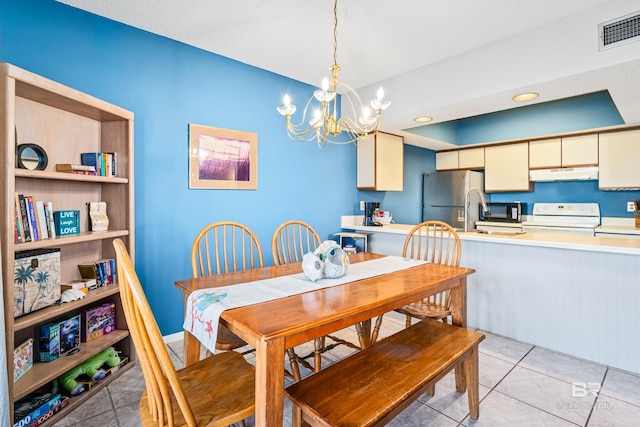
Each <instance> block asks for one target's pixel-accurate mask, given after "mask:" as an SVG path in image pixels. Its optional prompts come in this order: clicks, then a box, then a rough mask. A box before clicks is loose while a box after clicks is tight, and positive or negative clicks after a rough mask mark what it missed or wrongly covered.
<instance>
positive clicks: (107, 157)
mask: <svg viewBox="0 0 640 427" xmlns="http://www.w3.org/2000/svg"><path fill="white" fill-rule="evenodd" d="M80 162H81V163H82V164H83V165H85V166H93V167H94V168H95V171H96V175H99V176H108V177H116V176H118V153H115V152H97V153H80Z"/></svg>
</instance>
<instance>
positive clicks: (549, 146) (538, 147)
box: [529, 138, 562, 169]
mask: <svg viewBox="0 0 640 427" xmlns="http://www.w3.org/2000/svg"><path fill="white" fill-rule="evenodd" d="M561 144H562V143H561V140H560V138H554V139H543V140H541V141H530V142H529V167H530V168H531V169H536V168H541V169H542V168H557V167H560V166H562V147H561Z"/></svg>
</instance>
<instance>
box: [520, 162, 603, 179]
mask: <svg viewBox="0 0 640 427" xmlns="http://www.w3.org/2000/svg"><path fill="white" fill-rule="evenodd" d="M597 179H598V167H597V166H590V167H582V168H557V169H532V170H530V171H529V181H535V182H545V181H589V180H591V181H593V180H597Z"/></svg>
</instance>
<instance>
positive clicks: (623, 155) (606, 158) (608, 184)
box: [598, 130, 640, 190]
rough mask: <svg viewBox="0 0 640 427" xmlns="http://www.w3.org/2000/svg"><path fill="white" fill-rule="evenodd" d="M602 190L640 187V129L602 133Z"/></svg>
mask: <svg viewBox="0 0 640 427" xmlns="http://www.w3.org/2000/svg"><path fill="white" fill-rule="evenodd" d="M598 155H599V156H598V157H599V168H600V171H599V178H598V188H599V189H600V190H621V189H640V167H638V159H640V130H632V131H624V132H612V133H600V134H599V144H598Z"/></svg>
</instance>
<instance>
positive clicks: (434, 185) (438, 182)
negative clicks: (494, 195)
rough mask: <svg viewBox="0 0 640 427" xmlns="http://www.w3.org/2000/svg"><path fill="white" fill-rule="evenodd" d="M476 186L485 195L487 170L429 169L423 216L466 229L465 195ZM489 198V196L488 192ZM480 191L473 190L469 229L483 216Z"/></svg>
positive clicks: (425, 219) (423, 192)
mask: <svg viewBox="0 0 640 427" xmlns="http://www.w3.org/2000/svg"><path fill="white" fill-rule="evenodd" d="M472 187H475V188H477V189H478V190H480V192H482V193H483V196H484V174H482V173H480V172H474V171H445V172H427V173H425V174H424V184H423V187H422V220H423V221H427V220H438V221H443V222H446V223H447V224H449V225H451V226H452V227H454V228H459V229H460V230H463V229H464V201H465V200H464V199H465V194H466V192H467V191H468V190H469V188H472ZM485 200H486V196H485ZM479 204H480V195H479V194H478V193H477V192H476V191H471V192H470V193H469V205H468V207H469V222H468V224H469V229H470V230H471V229H474V228H475V223H476V221H478V219H479V218H480V208H479Z"/></svg>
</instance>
